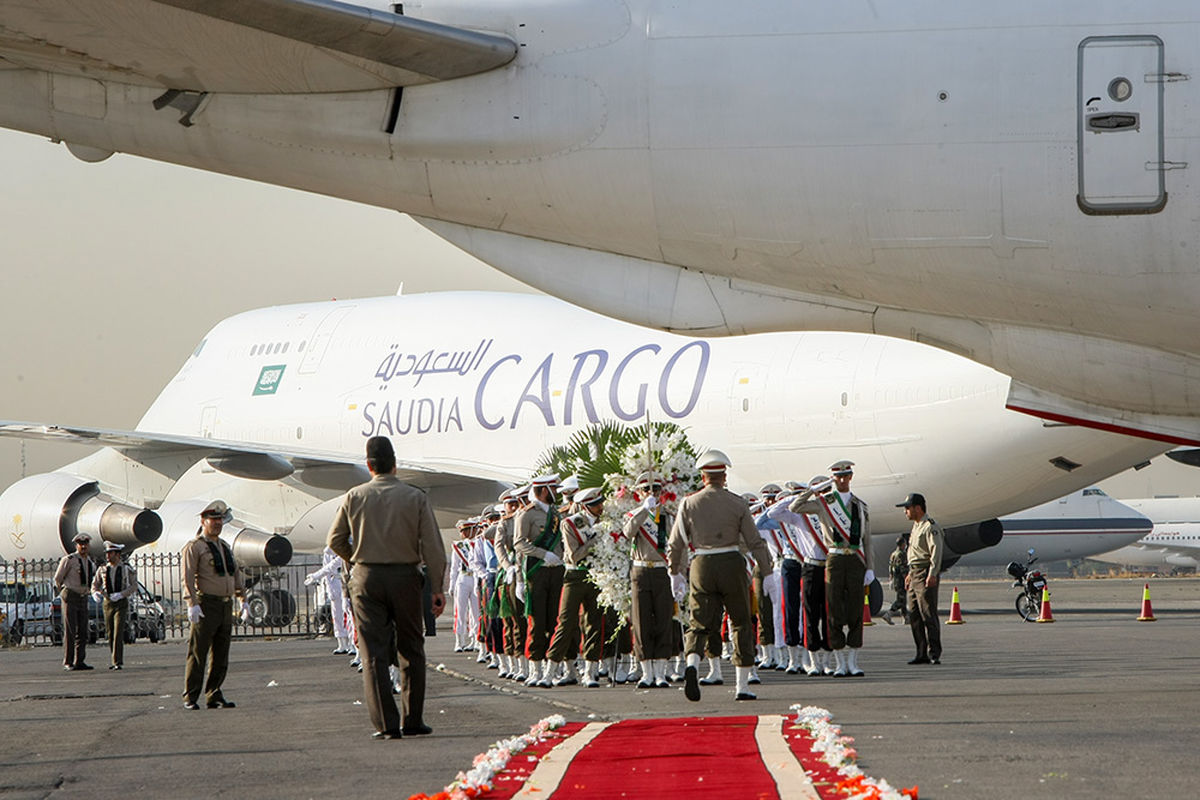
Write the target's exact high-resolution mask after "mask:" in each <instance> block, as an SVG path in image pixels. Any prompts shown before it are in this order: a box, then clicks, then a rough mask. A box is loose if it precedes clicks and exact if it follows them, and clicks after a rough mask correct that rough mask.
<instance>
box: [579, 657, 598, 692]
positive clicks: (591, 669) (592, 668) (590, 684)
mask: <svg viewBox="0 0 1200 800" xmlns="http://www.w3.org/2000/svg"><path fill="white" fill-rule="evenodd" d="M583 685H584V686H586V687H587V688H589V689H596V688H599V686H600V662H598V661H589V662H587V666H585V667H584V668H583Z"/></svg>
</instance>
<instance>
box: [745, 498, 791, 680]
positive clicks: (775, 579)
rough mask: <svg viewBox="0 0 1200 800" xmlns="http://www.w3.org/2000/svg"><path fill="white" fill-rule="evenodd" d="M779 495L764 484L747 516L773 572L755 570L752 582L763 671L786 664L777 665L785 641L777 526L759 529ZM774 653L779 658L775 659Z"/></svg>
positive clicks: (780, 658) (780, 536)
mask: <svg viewBox="0 0 1200 800" xmlns="http://www.w3.org/2000/svg"><path fill="white" fill-rule="evenodd" d="M782 491H783V489H781V488H780V487H779V484H777V483H768V484H766V485H764V486H763V487H762V488H761V489H759V490H758V496H759V502H758V504H757V505H755V506H751V507H750V513H751V514H752V515H753V516H754V524H755V526H756V527H758V529H759V532H760V533H761V534H762V537H763V539H764V540H765V541H766V543H767V549H768V550H770V551H771V560H772V561H774V562H775V569H773V570H771V571H770V572H766V573H764V572H763V571H762V568H761V567H759V568H757V569H756V572H757V574H756V575H755V578H754V596H755V598H757V600H758V644H759V647H760V648H761V649H762V656H761V658H759V660H758V666H759V667H761V668H763V669H775V668H776V667H777V666H778V667H779V668H780V669H784V668H786V667H787V665H786V664H784V663H781V662H783V661H784V659H783V656H782V651H783V648H784V646H785V639H786V635H785V632H784V629H783V610H784V608H783V598H782V596H781V590H782V587H783V565H782V560H783V554H782V532H781V531H780V529H779V526H778V525H775V526H774V528H773V529H764V527H763V525H762V522H763V520H764V519H765V518H764V517H762V514H764V513H765V512H766V510H767V509H768V508H770V507H771V506H772V505H774V504H775V499H776V498H777V497H778V496H779V494H780V492H782ZM777 645H778V647H777ZM777 651H778V652H779V655H777Z"/></svg>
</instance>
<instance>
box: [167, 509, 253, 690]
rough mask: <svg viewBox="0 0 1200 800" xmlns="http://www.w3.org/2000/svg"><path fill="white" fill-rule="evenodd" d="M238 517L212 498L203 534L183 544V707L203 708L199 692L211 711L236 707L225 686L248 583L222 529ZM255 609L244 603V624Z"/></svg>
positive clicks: (202, 521)
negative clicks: (238, 608)
mask: <svg viewBox="0 0 1200 800" xmlns="http://www.w3.org/2000/svg"><path fill="white" fill-rule="evenodd" d="M231 519H233V512H232V511H230V509H229V506H228V505H226V504H225V502H224V501H223V500H213V501H212V502H211V503H209V504H208V505H207V506H205V507H204V510H203V511H201V512H200V530H199V531H198V532H197V536H196V538H195V539H192V540H191V541H190V542H188V543H187V544H186V545H184V546H183V553H182V556H183V564H182V566H181V567H180V570H181V572H182V581H183V592H184V594H185V595H186V596H187V603H188V621H189V622H190V623H191V627H192V630H191V635H190V636H189V637H188V652H187V667H186V668H185V670H184V676H183V707H184V708H187V709H190V710H192V711H195V710H196V709H198V708H199V707H200V706H199V705H198V701H199V699H200V688H201V686H202V685H204V699H205V703H206V705H207V706H208V707H209V708H233V707H234V703H232V702H230V701H228V700H226V699H225V695H223V694H222V693H221V684H222V683H224V682H225V674H226V673H227V672H228V671H229V645H230V643H231V642H232V641H233V599H234V597H235V596H236V597H239V598H244V596H245V592H246V582H245V578H244V577H243V575H242V571H241V569H239V568H238V565H237V562H236V561H234V558H233V548H232V547H230V546H229V545H228V544H227V543H226V542H224V541H222V540H221V529H222V528H223V527H224V526H225V523H227V522H229V521H230V520H231ZM249 615H250V609H249V608H248V607H247V606H246V604H245V602H243V603H242V621H243V622H244V621H245V620H246V619H248V618H249ZM210 652H211V653H212V663H211V665H210V667H209V670H208V683H207V684H204V662H205V661H206V660H208V657H209V653H210Z"/></svg>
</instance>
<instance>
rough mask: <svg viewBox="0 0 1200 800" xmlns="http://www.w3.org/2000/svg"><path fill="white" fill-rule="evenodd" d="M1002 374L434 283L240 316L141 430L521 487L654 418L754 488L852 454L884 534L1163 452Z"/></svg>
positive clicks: (185, 370)
mask: <svg viewBox="0 0 1200 800" xmlns="http://www.w3.org/2000/svg"><path fill="white" fill-rule="evenodd" d="M1007 383H1008V379H1007V378H1006V377H1005V376H1003V375H1000V374H999V373H996V372H994V371H993V370H990V369H987V368H985V367H981V366H979V365H978V364H975V363H973V362H971V361H968V360H966V359H963V358H959V357H957V356H953V355H950V354H948V353H944V352H941V351H938V350H935V349H932V348H927V347H923V346H921V345H917V344H913V343H910V342H903V341H899V340H894V339H886V338H882V337H869V336H862V335H858V334H839V333H810V334H764V335H756V336H748V337H732V338H725V339H714V340H705V339H691V338H687V337H683V336H677V335H673V334H668V333H663V332H661V331H653V330H647V329H644V328H638V327H636V326H633V325H628V324H625V323H620V322H616V321H613V320H610V319H607V318H604V317H601V316H599V315H596V314H593V313H590V312H587V311H582V310H580V309H577V308H574V307H572V306H570V305H568V304H566V303H563V302H561V301H558V300H555V299H553V298H548V297H539V296H533V295H509V294H489V293H480V292H461V293H434V294H422V295H410V296H401V297H385V298H374V299H367V300H352V301H343V302H329V303H314V304H307V305H297V306H284V307H278V308H271V309H263V310H260V311H252V312H247V313H245V314H240V315H238V316H235V317H232V318H230V319H227V320H225V321H223V322H221V323H220V324H218V325H217V326H216V327H215V328H214V329H213V330H212V331H211V332H210V333H209V334H208V336H207V337H206V338H205V340H204V341H203V343H202V344H201V345H200V346H199V347H198V348H197V349H196V351H195V352H194V353H193V355H192V356H191V357H189V358H188V360H187V362H186V363H185V364H184V366H183V367H182V369H181V370H180V371H179V373H178V375H176V376H175V378H174V379H173V380H172V381H171V382H170V384H169V385H168V386H167V387H166V388H165V389H164V390H163V392H162V394H160V395H159V397H158V399H156V400H155V402H154V404H153V406H152V407H151V408H150V409H149V411H147V413H146V415H145V416H144V418H143V419H142V421H141V422H140V423H139V425H138V429H139V430H141V431H146V432H154V433H164V434H178V435H185V436H202V437H210V438H214V439H217V440H224V441H241V442H246V443H247V445H248V446H252V445H253V444H254V443H262V444H271V445H275V446H277V447H283V448H286V447H295V448H297V449H302V450H304V451H306V452H318V453H320V452H324V453H330V454H338V455H340V456H341V457H344V458H347V459H349V460H357V459H358V458H360V457H361V454H362V452H363V446H364V443H365V441H366V439H367V438H368V437H370V436H375V435H385V436H388V437H390V438H391V439H392V440H393V442H394V443H395V447H396V451H397V455H398V458H399V459H400V461H402V462H404V463H408V464H417V465H424V466H427V467H429V468H431V469H436V470H440V471H444V472H449V473H454V474H461V475H468V476H473V477H478V478H487V479H495V480H502V481H519V480H523V479H525V478H527V477H528V476H529V475H530V471H531V470H532V469H533V467H534V464H535V462H536V460H537V458H538V456H539V455H540V454H541V453H542V452H543V451H544V450H545V449H546V448H547V447H548V446H550V445H554V444H561V443H563V442H565V441H566V440H567V439H568V438H569V437H570V436H571V435H572V434H573V433H575V432H577V431H579V430H580V429H582V428H584V427H586V426H587V425H589V424H590V423H593V422H600V421H605V420H617V421H626V422H628V423H629V424H639V423H642V422H644V421H645V420H646V418H647V417H649V419H650V420H652V421H665V422H675V423H678V424H679V425H682V426H683V427H684V428H685V429H686V430H687V433H688V436H689V438H690V439H691V441H692V442H693V443H694V444H695V445H697V446H698V447H718V448H720V449H722V450H724V451H725V452H727V453H728V454H729V455H730V457H731V458H732V460H733V465H734V466H733V469H732V471H731V473H730V478H731V483H732V484H733V485H734V486H735V487H737V488H739V489H741V490H746V489H749V490H756V489H757V488H758V487H759V486H760V485H761V484H763V483H765V482H767V481H786V480H801V481H804V480H808V479H809V478H810V477H812V476H813V475H816V474H818V473H821V472H823V471H825V470H826V468H827V467H828V465H829V464H830V463H832V462H833V461H835V460H837V459H840V458H849V459H851V460H853V461H854V462H856V464H857V467H856V473H855V479H854V484H853V488H854V491H855V492H856V493H858V494H860V495H861V496H862V497H864V498H865V499H866V500H867V501H868V503H870V504H871V506H872V508H873V524H874V525H875V527H876V528H877V529H879V530H889V529H890V530H899V529H902V528H906V527H907V523H906V522H905V520H904V518H903V515H901V514H900V512H899V511H898V510H897V509H895V508H894V507H893V506H894V504H895V503H896V502H898V501H899V500H900V499H902V498H903V497H904V495H905V493H907V492H909V491H923V492H924V493H925V494H926V495H927V496H928V497H930V498H931V502H936V508H937V509H938V518H939V521H941V522H942V523H943V524H946V525H956V524H969V523H975V522H979V521H981V520H985V519H989V518H992V517H995V516H999V515H1002V514H1004V513H1007V512H1010V511H1012V510H1013V509H1015V508H1020V507H1023V506H1027V505H1028V504H1029V503H1031V502H1042V501H1045V500H1047V499H1050V498H1054V497H1058V496H1061V495H1063V494H1065V493H1067V492H1070V491H1072V490H1074V489H1077V488H1079V487H1080V486H1081V485H1085V484H1089V483H1092V482H1094V481H1096V480H1098V479H1100V478H1102V477H1104V476H1106V475H1109V474H1112V473H1114V472H1117V471H1119V470H1121V469H1124V468H1126V467H1128V466H1130V465H1132V464H1135V463H1137V462H1139V461H1141V460H1143V459H1145V458H1148V457H1150V456H1152V455H1154V454H1156V453H1158V452H1160V451H1161V450H1162V449H1163V447H1162V446H1161V445H1156V444H1155V443H1153V442H1147V441H1144V440H1138V439H1133V438H1129V437H1123V436H1117V435H1113V434H1106V433H1101V432H1097V431H1093V430H1088V429H1083V428H1074V427H1046V426H1044V425H1043V423H1041V422H1040V421H1038V420H1035V419H1033V418H1030V417H1027V416H1025V415H1021V414H1016V413H1013V412H1010V411H1007V410H1005V408H1004V397H1005V393H1006V390H1007ZM1059 457H1062V458H1066V459H1069V460H1070V461H1072V462H1074V463H1076V464H1079V465H1080V466H1078V467H1077V468H1075V469H1074V470H1073V471H1070V472H1068V471H1065V470H1063V469H1060V468H1058V467H1056V466H1054V465H1053V464H1052V463H1051V460H1052V459H1055V458H1059ZM933 498H936V501H935V500H933ZM241 511H242V508H241V507H239V513H240V512H241ZM247 519H249V520H250V521H253V522H255V523H256V524H257V525H258V526H259V527H260V528H262V529H264V530H272V529H273V527H275V526H277V525H278V522H273V521H271V520H270V519H259V518H255V517H253V516H247Z"/></svg>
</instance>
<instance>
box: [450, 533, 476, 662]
mask: <svg viewBox="0 0 1200 800" xmlns="http://www.w3.org/2000/svg"><path fill="white" fill-rule="evenodd" d="M454 527H456V528H458V532H459V535H460V536H461V538H460V539H458V540H456V541H455V542H454V543H453V544H451V545H450V550H451V552H450V584H449V585H450V591H451V592H453V593H454V652H456V653H463V652H466V651H468V650H471V651H473V650H474V649H475V635H476V633H477V632H478V631H479V593H478V588H477V586H476V583H475V573H474V571H472V569H471V559H472V557H473V556H474V554H475V548H474V546H473V544H472V542H471V537H472V536H473V535H474V533H475V526H474V525H472V524H471V522H470V521H469V520H465V519H460V520H459V521H458V522H456V523H454Z"/></svg>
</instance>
